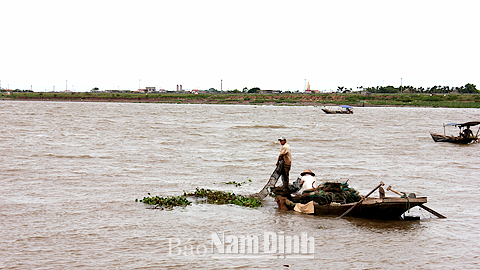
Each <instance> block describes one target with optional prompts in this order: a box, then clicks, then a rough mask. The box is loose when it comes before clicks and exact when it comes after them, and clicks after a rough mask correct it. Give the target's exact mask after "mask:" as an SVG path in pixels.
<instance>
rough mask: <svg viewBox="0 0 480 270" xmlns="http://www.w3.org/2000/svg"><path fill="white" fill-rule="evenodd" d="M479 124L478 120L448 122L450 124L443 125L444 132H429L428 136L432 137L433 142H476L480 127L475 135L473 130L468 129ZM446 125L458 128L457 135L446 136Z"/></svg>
mask: <svg viewBox="0 0 480 270" xmlns="http://www.w3.org/2000/svg"><path fill="white" fill-rule="evenodd" d="M478 124H480V122H478V121H477V122H466V123H461V124H457V123H450V124H446V125H445V124H444V125H443V132H444V134H443V135H442V134H438V133H433V132H430V136H432V139H433V140H434V141H435V142H449V143H458V144H469V143H471V142H478V132H479V131H480V128H479V129H478V131H477V134H476V135H473V132H472V131H471V130H470V127H472V126H476V125H478ZM447 126H455V127H458V128H459V129H460V132H459V136H452V135H450V136H448V135H446V132H445V127H447Z"/></svg>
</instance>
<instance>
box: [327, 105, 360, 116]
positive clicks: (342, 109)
mask: <svg viewBox="0 0 480 270" xmlns="http://www.w3.org/2000/svg"><path fill="white" fill-rule="evenodd" d="M322 111H324V112H325V113H326V114H336V113H339V114H352V113H353V107H352V106H349V105H340V106H338V108H332V107H329V108H322Z"/></svg>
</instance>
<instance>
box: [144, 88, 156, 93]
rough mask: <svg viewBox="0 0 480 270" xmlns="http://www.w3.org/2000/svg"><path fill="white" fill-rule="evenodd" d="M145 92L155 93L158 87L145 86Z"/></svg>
mask: <svg viewBox="0 0 480 270" xmlns="http://www.w3.org/2000/svg"><path fill="white" fill-rule="evenodd" d="M145 92H147V93H154V92H156V88H155V87H145Z"/></svg>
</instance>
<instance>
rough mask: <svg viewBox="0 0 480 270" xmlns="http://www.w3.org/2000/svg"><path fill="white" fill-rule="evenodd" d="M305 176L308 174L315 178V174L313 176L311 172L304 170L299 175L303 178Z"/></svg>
mask: <svg viewBox="0 0 480 270" xmlns="http://www.w3.org/2000/svg"><path fill="white" fill-rule="evenodd" d="M305 174H310V175H312V176H315V174H314V173H313V172H312V171H310V170H309V169H306V170H305V171H303V172H302V173H301V174H300V175H301V176H304V175H305Z"/></svg>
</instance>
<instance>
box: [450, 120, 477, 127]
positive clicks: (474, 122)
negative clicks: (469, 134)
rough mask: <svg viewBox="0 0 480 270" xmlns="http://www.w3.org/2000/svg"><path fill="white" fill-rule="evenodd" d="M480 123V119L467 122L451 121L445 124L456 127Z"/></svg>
mask: <svg viewBox="0 0 480 270" xmlns="http://www.w3.org/2000/svg"><path fill="white" fill-rule="evenodd" d="M478 124H480V121H472V122H465V123H461V124H459V123H449V124H446V125H445V126H456V127H473V126H476V125H478Z"/></svg>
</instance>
